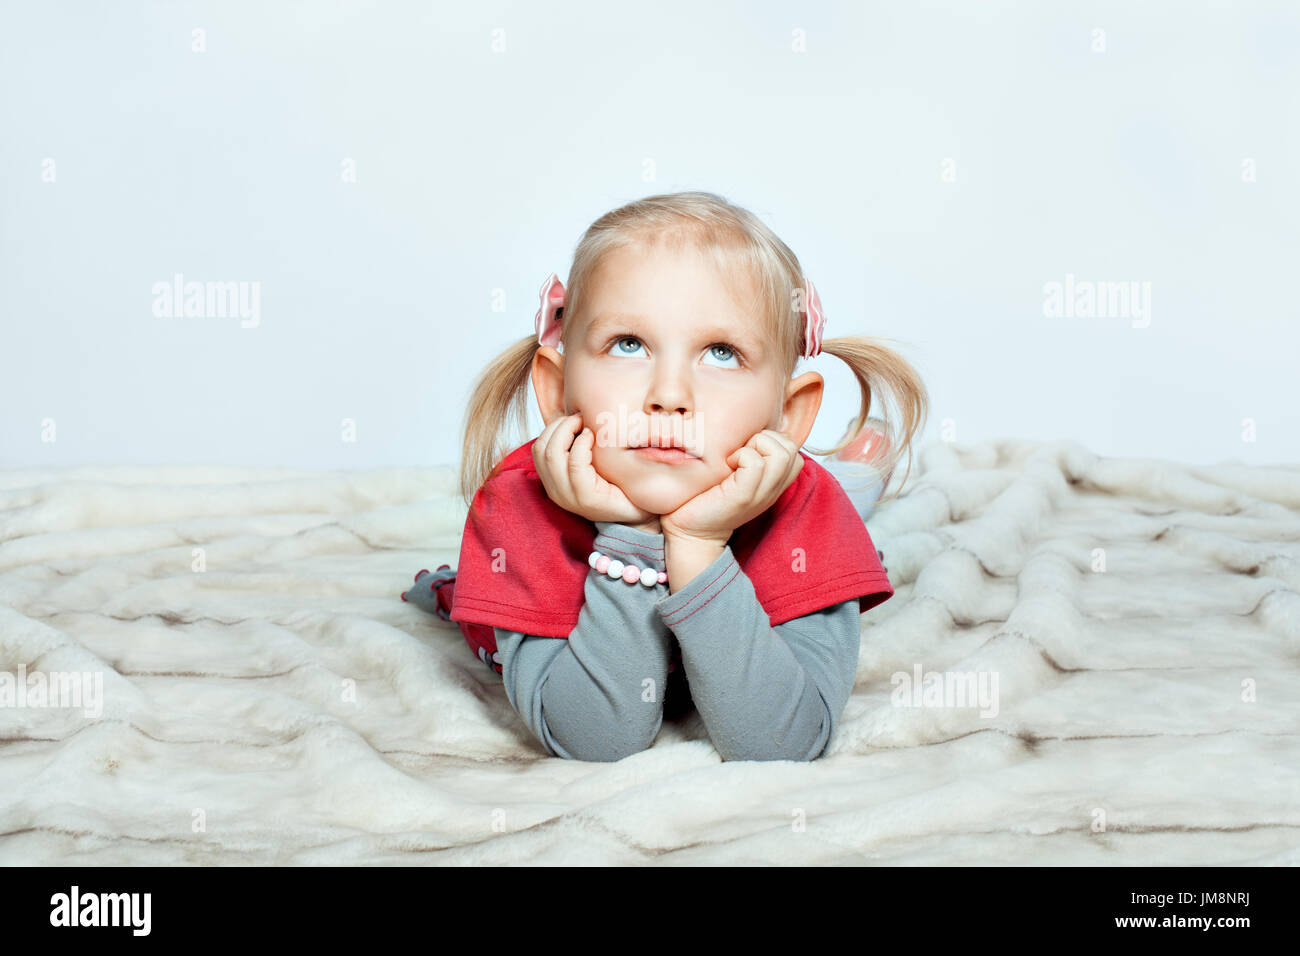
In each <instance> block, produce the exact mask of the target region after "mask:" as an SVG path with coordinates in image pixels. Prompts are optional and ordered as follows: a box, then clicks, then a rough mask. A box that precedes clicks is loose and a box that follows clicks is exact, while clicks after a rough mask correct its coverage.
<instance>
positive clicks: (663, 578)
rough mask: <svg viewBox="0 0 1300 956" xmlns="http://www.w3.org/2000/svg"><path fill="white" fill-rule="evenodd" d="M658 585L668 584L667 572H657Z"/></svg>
mask: <svg viewBox="0 0 1300 956" xmlns="http://www.w3.org/2000/svg"><path fill="white" fill-rule="evenodd" d="M659 583H660V584H667V583H668V572H667V571H660V572H659Z"/></svg>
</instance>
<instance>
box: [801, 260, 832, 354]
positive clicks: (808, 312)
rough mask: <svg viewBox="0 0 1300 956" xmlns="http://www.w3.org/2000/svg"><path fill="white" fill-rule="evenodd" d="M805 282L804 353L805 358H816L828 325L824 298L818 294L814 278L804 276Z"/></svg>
mask: <svg viewBox="0 0 1300 956" xmlns="http://www.w3.org/2000/svg"><path fill="white" fill-rule="evenodd" d="M803 282H804V324H803V355H804V357H805V358H816V357H817V356H818V355H820V354H821V351H822V329H824V328H825V327H826V314H825V313H824V312H822V300H821V299H820V298H818V296H817V289H816V288H815V287H814V286H813V284H812V279H809V278H808V277H807V276H804V277H803Z"/></svg>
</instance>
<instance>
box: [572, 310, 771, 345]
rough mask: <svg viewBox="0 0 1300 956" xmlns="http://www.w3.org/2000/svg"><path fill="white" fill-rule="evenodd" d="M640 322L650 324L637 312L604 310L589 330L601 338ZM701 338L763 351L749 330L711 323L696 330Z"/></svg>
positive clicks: (592, 336) (594, 336) (589, 335)
mask: <svg viewBox="0 0 1300 956" xmlns="http://www.w3.org/2000/svg"><path fill="white" fill-rule="evenodd" d="M636 323H640V324H642V325H646V324H649V320H647V319H646V317H645V316H643V315H639V314H637V313H635V312H602V313H601V314H600V315H598V316H596V318H595V319H593V320H592V322H591V326H590V328H589V329H588V331H587V336H588V338H589V339H597V338H600V337H601V336H602V335H603V333H604V332H605V330H607V329H609V328H612V327H613V326H616V325H624V326H628V325H633V324H636ZM696 331H697V333H698V335H699V336H700V338H706V339H708V340H709V341H711V342H717V341H724V342H726V341H729V342H734V343H736V345H737V346H739V347H740V348H741V349H742V350H743V351H744V352H745V353H746V354H747V355H751V356H752V355H757V354H759V353H760V352H761V351H762V344H761V343H760V342H759V341H758V339H756V338H754V337H753V336H752V335H751V334H750V333H749V332H746V331H744V330H739V331H738V330H735V329H725V328H723V327H722V326H718V325H710V326H706V327H704V328H700V329H698V330H696Z"/></svg>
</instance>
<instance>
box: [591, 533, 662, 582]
mask: <svg viewBox="0 0 1300 956" xmlns="http://www.w3.org/2000/svg"><path fill="white" fill-rule="evenodd" d="M595 524H596V539H595V540H594V541H593V542H592V548H594V549H595V550H596V551H599V552H600V553H601V554H608V555H609V556H610V557H611V558H618V560H620V561H622V562H623V563H624V564H634V565H636V566H637V567H638V568H654V569H655V570H656V571H667V570H668V564H667V562H666V560H665V556H664V536H663V534H662V533H659V534H651V533H650V532H649V531H642V530H641V529H639V528H629V527H628V526H627V525H624V524H617V523H615V522H612V521H597V522H595Z"/></svg>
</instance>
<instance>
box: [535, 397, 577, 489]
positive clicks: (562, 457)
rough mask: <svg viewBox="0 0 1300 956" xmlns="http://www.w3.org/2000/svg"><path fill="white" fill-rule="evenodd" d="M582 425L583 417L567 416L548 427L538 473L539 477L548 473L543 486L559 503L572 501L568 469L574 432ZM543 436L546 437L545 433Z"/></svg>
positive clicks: (539, 440) (540, 442) (539, 439)
mask: <svg viewBox="0 0 1300 956" xmlns="http://www.w3.org/2000/svg"><path fill="white" fill-rule="evenodd" d="M581 423H582V416H581V415H566V416H565V417H564V418H557V419H556V420H555V421H554V422H552V423H551V424H550V425H548V426H547V428H548V429H549V430H550V435H549V436H548V437H547V438H546V441H545V444H544V445H542V449H541V452H540V455H541V459H542V461H541V464H540V465H539V467H538V469H537V471H538V474H539V475H540V474H542V473H543V472H545V473H546V479H543V484H545V485H546V486H547V491H548V492H549V493H550V495H551V497H552V498H553V499H555V500H557V501H571V500H572V496H573V489H572V488H571V487H570V483H569V468H568V458H569V447H570V446H571V445H572V444H573V432H574V431H576V430H577V429H578V428H580V427H581ZM543 434H544V435H545V432H543ZM537 441H538V444H542V439H541V438H538V440H537ZM534 448H536V446H534Z"/></svg>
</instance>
